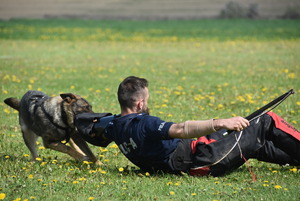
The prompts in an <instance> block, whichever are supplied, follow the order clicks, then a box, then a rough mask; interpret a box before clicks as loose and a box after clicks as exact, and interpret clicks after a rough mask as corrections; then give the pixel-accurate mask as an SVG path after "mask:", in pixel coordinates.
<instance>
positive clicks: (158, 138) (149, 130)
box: [105, 113, 180, 171]
mask: <svg viewBox="0 0 300 201" xmlns="http://www.w3.org/2000/svg"><path fill="white" fill-rule="evenodd" d="M172 124H173V122H165V121H162V120H161V119H160V118H158V117H154V116H150V115H147V114H144V113H141V114H135V113H134V114H129V115H125V116H120V115H118V116H116V118H114V120H113V121H112V122H110V124H109V126H108V127H107V128H106V131H105V136H106V137H107V138H109V139H111V140H113V141H115V143H116V144H117V145H118V147H119V149H120V150H121V152H122V153H123V154H124V155H125V156H126V157H127V158H128V159H129V160H130V161H131V162H132V163H134V164H135V165H137V166H138V167H140V168H141V169H143V170H147V171H148V170H149V171H150V170H171V169H170V166H169V164H168V161H169V157H170V155H171V154H172V152H173V151H174V150H175V149H176V147H177V145H178V142H179V141H180V139H172V138H170V137H169V128H170V126H171V125H172Z"/></svg>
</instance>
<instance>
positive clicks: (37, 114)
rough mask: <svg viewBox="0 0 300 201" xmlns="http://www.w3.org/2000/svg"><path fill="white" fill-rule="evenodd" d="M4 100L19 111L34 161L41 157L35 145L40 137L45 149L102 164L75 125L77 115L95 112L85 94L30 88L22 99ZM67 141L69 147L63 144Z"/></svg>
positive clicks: (24, 135) (23, 132) (24, 137)
mask: <svg viewBox="0 0 300 201" xmlns="http://www.w3.org/2000/svg"><path fill="white" fill-rule="evenodd" d="M4 102H5V103H6V104H7V105H9V106H10V107H12V108H14V109H16V110H18V111H19V123H20V126H21V130H22V134H23V139H24V141H25V144H26V146H27V147H28V149H29V150H30V152H31V155H32V159H33V160H35V159H36V158H37V157H38V153H37V151H36V147H35V145H36V140H37V138H38V137H39V136H40V137H41V138H42V139H43V144H44V147H45V148H49V149H53V150H56V151H60V152H63V153H66V154H69V155H70V156H72V157H73V158H75V159H76V160H79V161H92V162H94V163H97V164H102V163H101V162H100V161H98V160H97V158H96V157H95V155H94V154H93V153H92V151H91V150H90V148H89V147H88V145H87V143H86V142H85V141H84V140H83V139H82V138H81V137H80V136H79V134H78V132H77V129H76V127H75V126H74V118H75V115H76V114H80V113H84V112H89V113H91V112H93V111H92V106H91V105H90V104H89V103H88V102H87V101H86V100H85V99H83V98H82V97H80V96H78V95H74V94H71V93H67V94H60V96H55V97H49V96H47V95H46V94H45V93H43V92H40V91H28V92H27V93H25V94H24V96H23V97H22V99H21V100H19V99H17V98H7V99H5V100H4ZM64 140H65V141H67V142H69V144H70V146H68V145H66V144H65V143H62V141H64Z"/></svg>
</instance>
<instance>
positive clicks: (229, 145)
mask: <svg viewBox="0 0 300 201" xmlns="http://www.w3.org/2000/svg"><path fill="white" fill-rule="evenodd" d="M148 98H149V92H148V81H147V80H146V79H143V78H138V77H134V76H130V77H127V78H126V79H125V80H123V82H121V84H120V85H119V89H118V100H119V103H120V106H121V114H120V115H116V116H115V118H114V119H113V120H112V121H111V122H110V124H109V125H108V127H107V128H106V131H105V134H104V135H105V137H106V138H108V139H110V140H113V141H115V143H116V144H117V145H118V146H119V148H120V150H121V152H122V153H123V154H124V155H125V156H126V157H127V158H128V159H129V160H130V161H131V162H132V163H134V164H135V165H137V166H138V167H140V168H141V169H142V170H145V171H157V170H162V171H167V172H172V173H178V172H187V173H189V174H191V175H196V176H200V175H213V176H218V175H222V174H224V173H226V172H228V171H231V170H233V169H236V168H238V167H239V166H241V165H242V164H244V162H245V161H246V160H247V159H250V158H255V159H257V160H260V161H266V162H270V163H276V164H290V165H300V132H299V131H297V130H296V129H294V128H293V127H292V126H290V125H289V124H288V123H287V122H285V121H284V120H283V119H281V118H280V117H279V116H277V115H276V114H275V113H272V112H268V113H267V114H264V115H262V116H261V117H259V118H257V119H256V120H254V121H251V122H249V121H248V120H246V119H245V118H243V117H232V118H228V119H210V120H202V121H185V122H183V123H173V122H165V121H163V120H161V119H160V118H158V117H154V116H150V115H149V114H148V107H147V102H148ZM228 130H231V131H232V132H230V133H227V131H228ZM194 138H198V139H194Z"/></svg>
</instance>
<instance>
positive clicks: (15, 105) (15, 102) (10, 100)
mask: <svg viewBox="0 0 300 201" xmlns="http://www.w3.org/2000/svg"><path fill="white" fill-rule="evenodd" d="M4 103H6V104H7V105H8V106H10V107H12V108H14V109H15V110H18V111H20V100H19V99H17V98H7V99H5V100H4Z"/></svg>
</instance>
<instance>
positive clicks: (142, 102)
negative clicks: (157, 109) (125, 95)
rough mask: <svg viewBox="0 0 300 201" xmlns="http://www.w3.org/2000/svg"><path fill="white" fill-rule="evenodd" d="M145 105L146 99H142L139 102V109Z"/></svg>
mask: <svg viewBox="0 0 300 201" xmlns="http://www.w3.org/2000/svg"><path fill="white" fill-rule="evenodd" d="M143 107H144V99H140V100H139V101H138V103H137V109H138V111H140V110H142V109H143Z"/></svg>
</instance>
